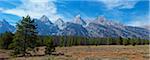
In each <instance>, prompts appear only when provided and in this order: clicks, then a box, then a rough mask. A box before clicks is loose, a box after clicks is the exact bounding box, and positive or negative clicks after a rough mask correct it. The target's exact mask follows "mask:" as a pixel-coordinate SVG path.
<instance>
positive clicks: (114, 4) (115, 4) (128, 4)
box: [99, 0, 138, 9]
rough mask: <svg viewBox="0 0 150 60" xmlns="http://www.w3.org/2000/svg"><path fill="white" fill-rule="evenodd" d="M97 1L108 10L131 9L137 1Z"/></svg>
mask: <svg viewBox="0 0 150 60" xmlns="http://www.w3.org/2000/svg"><path fill="white" fill-rule="evenodd" d="M99 1H100V2H102V3H104V4H105V5H106V7H107V8H108V9H113V8H119V9H123V8H127V9H131V8H133V7H134V6H135V4H136V3H137V2H138V0H99Z"/></svg>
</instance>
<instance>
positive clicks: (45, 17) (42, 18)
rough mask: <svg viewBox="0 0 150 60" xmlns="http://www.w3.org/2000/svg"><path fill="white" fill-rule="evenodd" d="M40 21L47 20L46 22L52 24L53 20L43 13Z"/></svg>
mask: <svg viewBox="0 0 150 60" xmlns="http://www.w3.org/2000/svg"><path fill="white" fill-rule="evenodd" d="M40 21H42V22H45V23H46V24H52V22H51V21H50V20H49V19H48V17H47V16H46V15H43V16H42V17H41V18H40Z"/></svg>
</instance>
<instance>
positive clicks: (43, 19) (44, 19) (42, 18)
mask: <svg viewBox="0 0 150 60" xmlns="http://www.w3.org/2000/svg"><path fill="white" fill-rule="evenodd" d="M40 20H41V21H49V19H48V17H47V16H46V15H43V16H42V17H41V18H40Z"/></svg>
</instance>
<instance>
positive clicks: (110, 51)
mask: <svg viewBox="0 0 150 60" xmlns="http://www.w3.org/2000/svg"><path fill="white" fill-rule="evenodd" d="M149 47H150V46H148V45H137V46H123V45H110V46H109V45H101V46H73V47H57V48H56V52H54V53H53V54H55V55H50V56H49V55H46V56H35V57H17V58H14V57H10V56H8V54H9V53H8V52H6V51H4V50H0V56H2V55H3V56H7V57H9V59H10V60H149V59H150V52H149Z"/></svg>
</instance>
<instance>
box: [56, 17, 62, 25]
mask: <svg viewBox="0 0 150 60" xmlns="http://www.w3.org/2000/svg"><path fill="white" fill-rule="evenodd" d="M55 24H56V25H62V24H64V21H63V20H62V19H61V18H58V19H57V20H56V21H55Z"/></svg>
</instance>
